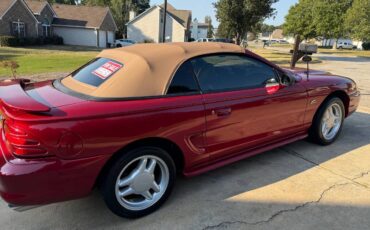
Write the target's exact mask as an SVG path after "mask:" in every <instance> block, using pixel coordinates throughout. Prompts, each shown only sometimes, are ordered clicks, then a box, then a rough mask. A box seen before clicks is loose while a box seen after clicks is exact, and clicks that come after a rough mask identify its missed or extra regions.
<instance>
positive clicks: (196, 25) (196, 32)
mask: <svg viewBox="0 0 370 230" xmlns="http://www.w3.org/2000/svg"><path fill="white" fill-rule="evenodd" d="M208 28H209V24H208V23H202V22H198V19H196V18H195V19H194V21H193V22H192V23H191V26H190V29H191V38H193V39H194V40H198V39H199V38H207V37H208Z"/></svg>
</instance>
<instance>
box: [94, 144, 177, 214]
mask: <svg viewBox="0 0 370 230" xmlns="http://www.w3.org/2000/svg"><path fill="white" fill-rule="evenodd" d="M175 175H176V169H175V164H174V162H173V160H172V158H171V157H170V156H169V154H168V153H167V152H166V151H164V150H162V149H160V148H156V147H141V148H137V149H134V150H131V151H129V152H127V153H124V154H122V156H121V157H120V158H119V159H118V160H117V161H115V162H114V164H113V165H112V166H111V169H110V170H109V171H108V173H107V174H106V176H105V180H104V181H103V183H102V188H101V190H102V194H103V197H104V200H105V202H106V204H107V206H108V207H109V209H110V210H111V211H112V212H114V213H115V214H117V215H118V216H121V217H127V218H138V217H142V216H145V215H148V214H150V213H152V212H154V211H155V210H156V209H158V208H159V207H160V206H161V205H162V204H163V203H164V202H165V201H166V199H167V198H168V196H169V195H170V193H171V191H172V188H173V185H174V181H175Z"/></svg>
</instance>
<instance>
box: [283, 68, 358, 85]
mask: <svg viewBox="0 0 370 230" xmlns="http://www.w3.org/2000/svg"><path fill="white" fill-rule="evenodd" d="M284 70H285V71H288V72H290V73H292V74H293V75H294V77H295V79H296V81H297V82H307V81H308V80H309V81H315V82H324V83H326V84H329V85H331V84H340V83H354V81H353V80H352V79H350V78H347V77H343V76H338V75H334V74H332V73H330V72H327V71H323V70H313V69H310V70H309V74H308V76H309V77H308V78H307V69H306V68H295V69H284Z"/></svg>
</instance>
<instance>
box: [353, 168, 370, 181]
mask: <svg viewBox="0 0 370 230" xmlns="http://www.w3.org/2000/svg"><path fill="white" fill-rule="evenodd" d="M369 174H370V170H369V171H367V172H363V173H361V174H360V175H358V176H356V177H355V178H353V179H352V180H357V179H360V178H361V177H364V176H367V175H369Z"/></svg>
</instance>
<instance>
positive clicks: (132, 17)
mask: <svg viewBox="0 0 370 230" xmlns="http://www.w3.org/2000/svg"><path fill="white" fill-rule="evenodd" d="M135 17H136V12H135V11H133V10H131V11H130V13H129V21H131V20H132V19H134V18H135Z"/></svg>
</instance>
